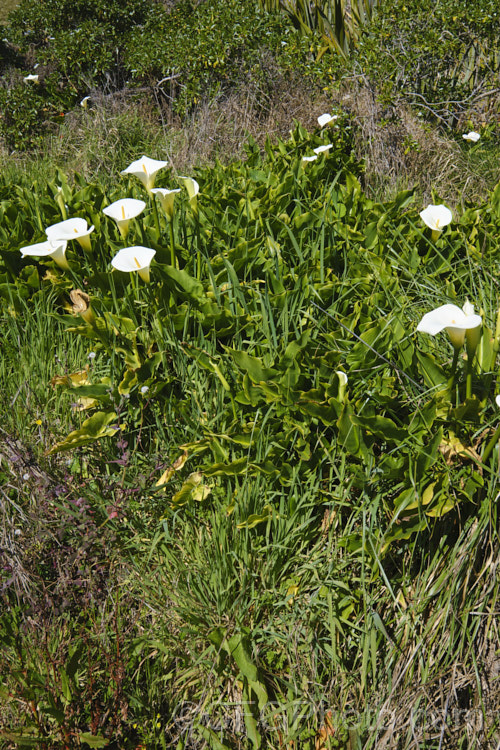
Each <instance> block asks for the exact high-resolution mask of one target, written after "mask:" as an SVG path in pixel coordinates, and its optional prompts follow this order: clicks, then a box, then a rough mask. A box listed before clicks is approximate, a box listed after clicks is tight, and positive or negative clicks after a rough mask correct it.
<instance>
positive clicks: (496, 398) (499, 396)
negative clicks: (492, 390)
mask: <svg viewBox="0 0 500 750" xmlns="http://www.w3.org/2000/svg"><path fill="white" fill-rule="evenodd" d="M495 402H496V405H497V406H500V393H499V394H498V396H495Z"/></svg>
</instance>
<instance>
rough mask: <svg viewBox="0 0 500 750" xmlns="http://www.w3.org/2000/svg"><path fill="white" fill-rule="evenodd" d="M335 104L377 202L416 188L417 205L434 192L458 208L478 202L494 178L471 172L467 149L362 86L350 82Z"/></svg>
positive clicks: (489, 172) (490, 173)
mask: <svg viewBox="0 0 500 750" xmlns="http://www.w3.org/2000/svg"><path fill="white" fill-rule="evenodd" d="M338 102H339V104H340V105H341V106H343V107H344V108H345V109H346V110H347V111H349V112H350V113H351V115H352V117H353V119H354V122H355V124H356V126H357V127H356V152H357V155H358V157H359V158H360V159H364V160H365V163H366V175H365V187H366V189H367V192H368V193H369V194H370V193H371V194H373V195H375V196H376V197H377V198H380V197H382V198H383V197H390V196H391V195H392V194H394V193H395V192H397V191H398V190H401V189H405V188H411V187H413V186H417V187H418V191H419V192H420V194H421V196H422V200H423V202H432V197H433V193H434V194H437V195H439V196H440V197H441V198H442V199H443V200H445V201H446V202H447V203H448V204H449V205H451V206H456V205H457V204H458V205H459V204H462V206H463V204H464V203H465V202H466V201H469V200H478V199H480V198H481V197H484V195H485V194H486V193H487V192H488V190H489V189H490V188H491V186H492V184H494V183H495V181H496V180H498V179H500V170H499V169H498V167H495V166H494V165H493V167H492V169H491V170H487V171H480V170H477V169H474V166H473V164H472V163H471V161H470V159H469V155H468V154H469V152H468V150H463V149H462V148H461V147H460V145H459V144H458V143H457V142H456V140H454V139H453V138H452V137H449V138H448V137H446V136H445V135H442V134H441V133H440V132H439V131H438V130H437V129H436V128H434V127H432V125H429V124H428V123H425V122H423V121H421V120H420V119H419V118H418V117H417V116H416V115H415V114H414V113H413V112H412V111H411V110H410V109H409V108H408V107H407V106H405V105H404V104H402V103H400V104H399V105H398V106H394V107H389V108H387V107H384V106H383V105H382V104H381V103H380V101H379V100H378V99H377V95H376V92H375V91H374V90H373V89H372V88H370V87H369V86H368V85H367V84H363V83H359V82H358V83H355V84H353V83H351V84H350V85H349V88H344V90H343V91H342V92H341V93H340V94H339V98H338ZM495 169H496V171H497V175H496V180H495V174H494V172H495Z"/></svg>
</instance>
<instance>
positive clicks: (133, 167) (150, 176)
mask: <svg viewBox="0 0 500 750" xmlns="http://www.w3.org/2000/svg"><path fill="white" fill-rule="evenodd" d="M164 167H168V161H160V160H159V159H151V158H150V157H149V156H141V158H140V159H137V160H136V161H133V162H132V164H129V166H128V167H127V168H126V169H124V170H123V171H122V172H120V174H131V175H134V177H137V179H139V180H140V181H141V182H142V184H143V185H144V187H145V188H146V190H147V191H148V193H150V192H151V190H152V189H153V188H154V186H155V179H156V173H157V172H159V171H160V169H163V168H164Z"/></svg>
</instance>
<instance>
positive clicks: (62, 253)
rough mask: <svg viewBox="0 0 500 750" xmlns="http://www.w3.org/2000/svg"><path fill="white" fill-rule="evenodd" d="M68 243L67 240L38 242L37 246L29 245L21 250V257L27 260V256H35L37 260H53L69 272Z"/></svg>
mask: <svg viewBox="0 0 500 750" xmlns="http://www.w3.org/2000/svg"><path fill="white" fill-rule="evenodd" d="M67 246H68V243H67V242H66V240H59V241H54V242H51V241H50V240H47V241H46V242H38V243H37V244H36V245H28V246H27V247H22V248H21V249H20V252H21V255H22V256H23V258H25V257H26V256H27V255H34V256H35V257H37V258H52V260H53V261H55V262H56V263H57V265H58V266H59V268H62V269H64V270H65V271H67V270H68V269H69V265H68V261H67V260H66V247H67Z"/></svg>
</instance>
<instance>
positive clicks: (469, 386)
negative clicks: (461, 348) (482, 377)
mask: <svg viewBox="0 0 500 750" xmlns="http://www.w3.org/2000/svg"><path fill="white" fill-rule="evenodd" d="M472 361H473V357H467V376H466V377H467V379H466V384H465V398H472Z"/></svg>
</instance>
